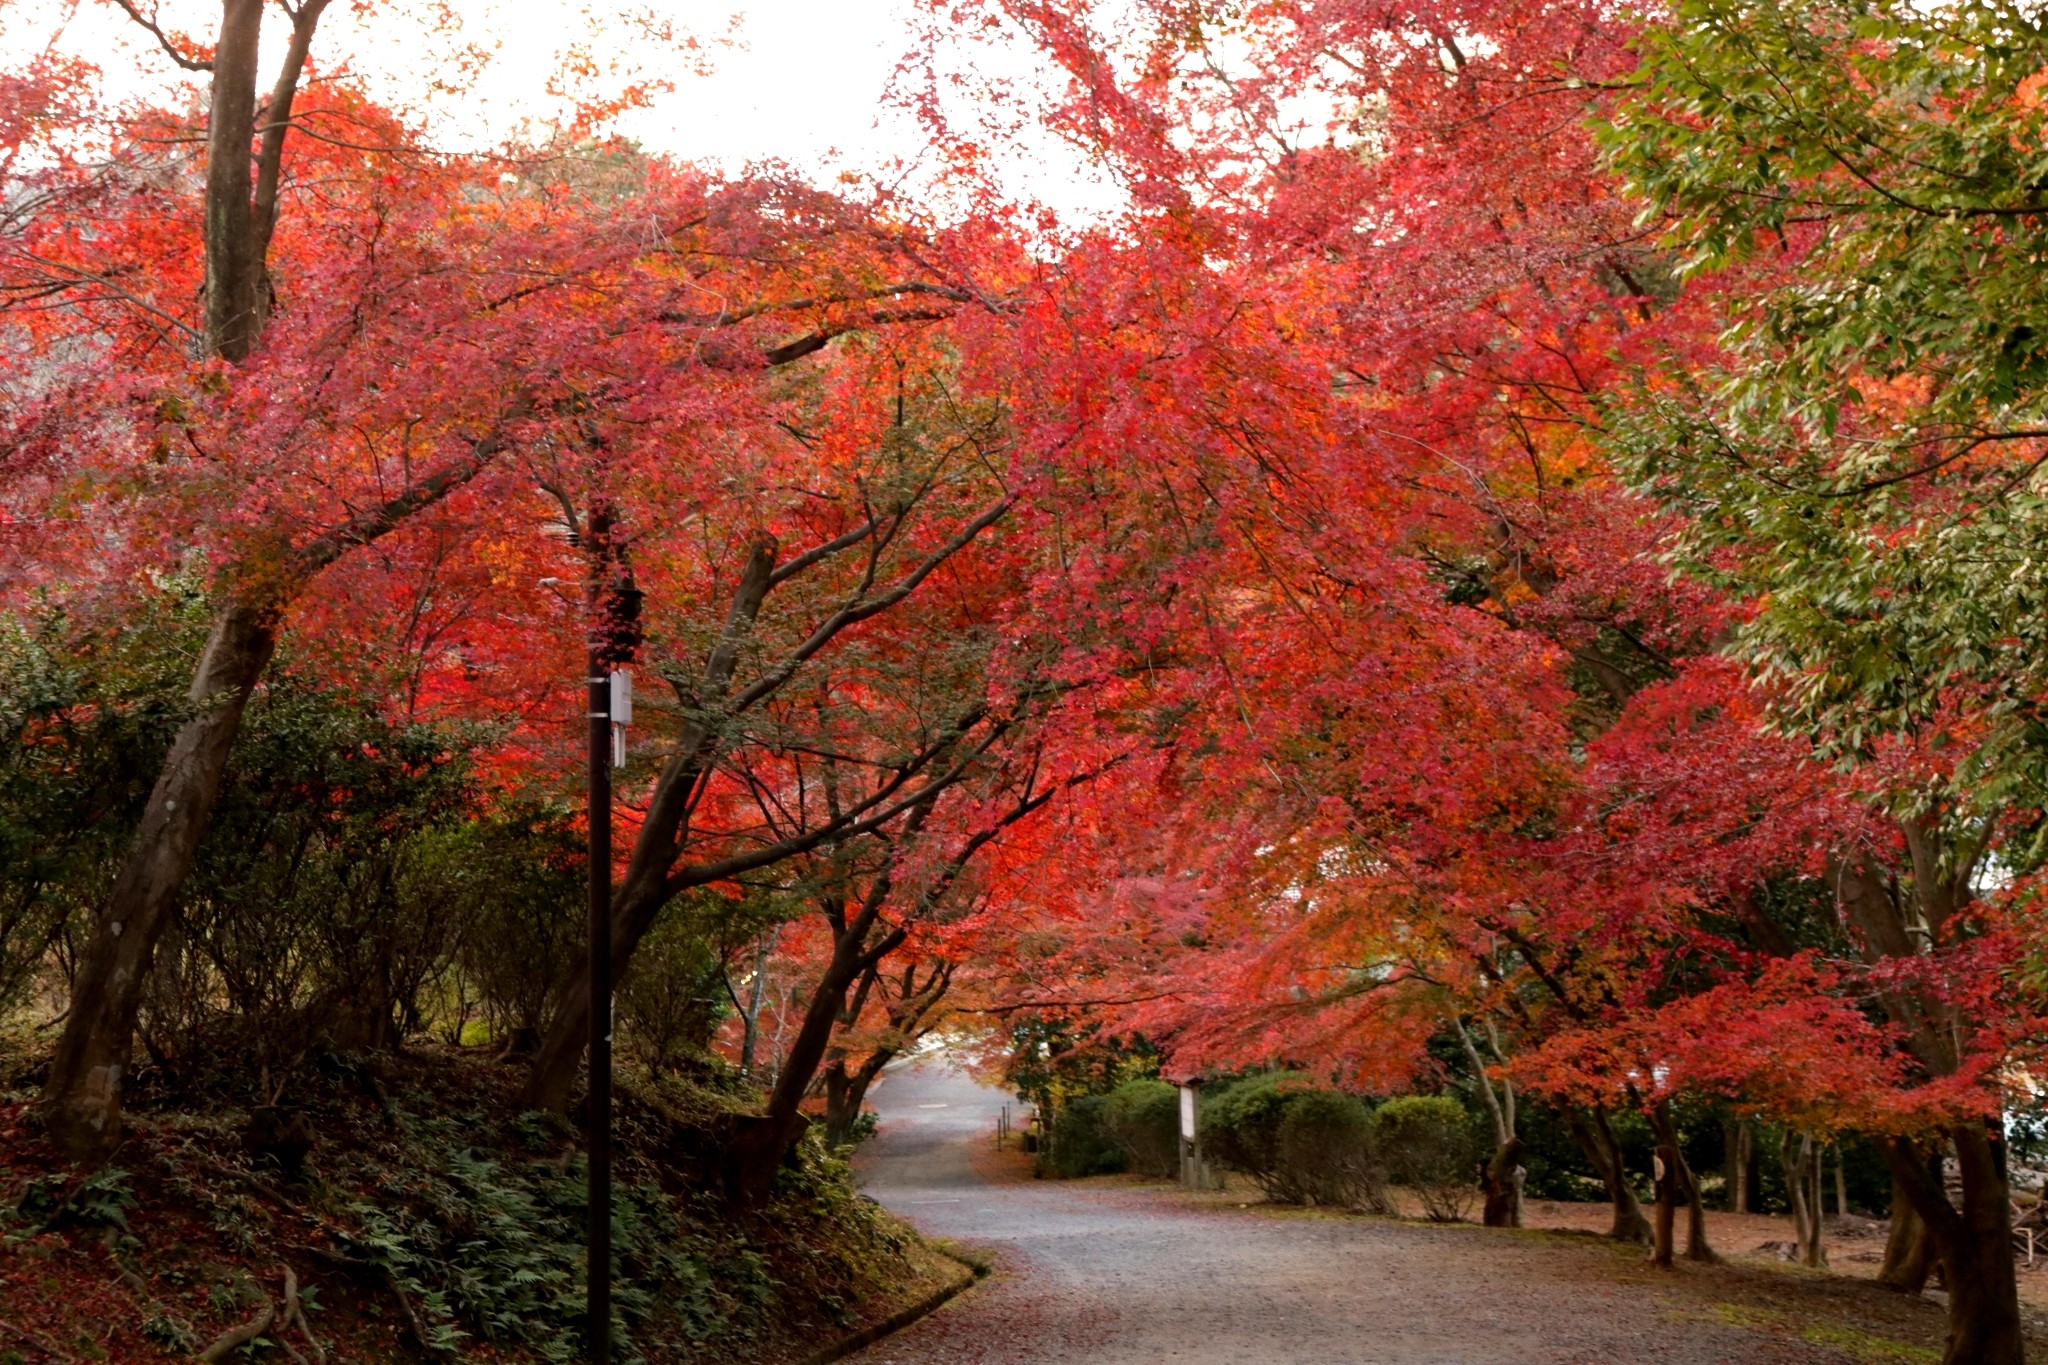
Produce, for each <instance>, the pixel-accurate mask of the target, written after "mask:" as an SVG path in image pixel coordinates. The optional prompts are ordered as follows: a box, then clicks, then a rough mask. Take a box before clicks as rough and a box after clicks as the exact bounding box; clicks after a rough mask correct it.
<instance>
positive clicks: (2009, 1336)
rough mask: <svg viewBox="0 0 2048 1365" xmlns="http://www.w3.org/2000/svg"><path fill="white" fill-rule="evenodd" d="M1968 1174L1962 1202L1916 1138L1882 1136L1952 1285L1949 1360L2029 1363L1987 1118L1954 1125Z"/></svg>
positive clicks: (1951, 1135)
mask: <svg viewBox="0 0 2048 1365" xmlns="http://www.w3.org/2000/svg"><path fill="white" fill-rule="evenodd" d="M1947 1132H1948V1139H1949V1141H1950V1143H1951V1144H1953V1146H1954V1149H1955V1153H1956V1165H1957V1167H1958V1168H1959V1170H1960V1173H1961V1175H1962V1207H1961V1208H1960V1209H1958V1208H1957V1207H1956V1206H1955V1205H1954V1204H1952V1203H1950V1202H1949V1197H1948V1191H1947V1189H1946V1188H1945V1182H1944V1181H1943V1180H1942V1178H1941V1176H1940V1174H1939V1169H1938V1167H1937V1168H1933V1169H1930V1167H1929V1165H1927V1164H1923V1162H1922V1161H1921V1159H1920V1157H1919V1154H1918V1153H1916V1152H1915V1151H1914V1150H1913V1147H1912V1145H1911V1144H1910V1143H1908V1142H1906V1141H1904V1140H1902V1139H1897V1138H1892V1139H1882V1140H1880V1142H1879V1149H1880V1150H1881V1151H1882V1152H1883V1153H1884V1158H1885V1164H1886V1165H1887V1166H1889V1167H1890V1168H1891V1172H1892V1180H1893V1182H1894V1184H1895V1186H1896V1187H1898V1188H1900V1189H1901V1190H1902V1192H1903V1193H1904V1194H1905V1195H1906V1197H1907V1199H1908V1200H1909V1201H1910V1203H1911V1204H1912V1207H1913V1211H1914V1212H1915V1213H1916V1214H1918V1215H1919V1216H1920V1219H1921V1221H1922V1222H1924V1223H1925V1224H1926V1226H1927V1233H1928V1236H1929V1240H1930V1241H1931V1242H1932V1243H1933V1246H1934V1254H1935V1255H1936V1257H1938V1258H1939V1260H1940V1263H1941V1270H1942V1279H1943V1281H1944V1283H1945V1284H1946V1285H1947V1287H1948V1343H1947V1347H1946V1349H1945V1350H1944V1351H1943V1353H1942V1357H1941V1358H1942V1365H1965V1363H1966V1362H1969V1363H1971V1365H2022V1363H2023V1362H2024V1361H2025V1359H2026V1341H2025V1336H2024V1333H2023V1331H2022V1325H2021V1320H2020V1300H2019V1281H2018V1278H2017V1267H2016V1266H2015V1265H2014V1261H2013V1250H2012V1206H2011V1204H2010V1202H2009V1199H2010V1191H2009V1190H2008V1189H2007V1187H2006V1182H2005V1176H2004V1174H2003V1172H2002V1171H2001V1170H2000V1169H1999V1164H2000V1163H1999V1153H1998V1151H1997V1147H1998V1145H1999V1144H1997V1143H1995V1142H1994V1141H1993V1140H1992V1139H1991V1138H1990V1136H1989V1135H1988V1134H1987V1133H1986V1132H1985V1130H1984V1126H1983V1124H1982V1123H1962V1124H1957V1125H1954V1126H1952V1127H1950V1128H1949V1129H1948V1130H1947Z"/></svg>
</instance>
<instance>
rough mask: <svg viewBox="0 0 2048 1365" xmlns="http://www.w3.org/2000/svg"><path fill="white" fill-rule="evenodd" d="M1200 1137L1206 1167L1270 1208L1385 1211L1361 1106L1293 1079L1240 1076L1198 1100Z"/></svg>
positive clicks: (1272, 1075) (1304, 1080)
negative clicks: (1254, 1189)
mask: <svg viewBox="0 0 2048 1365" xmlns="http://www.w3.org/2000/svg"><path fill="white" fill-rule="evenodd" d="M1200 1136H1201V1142H1202V1150H1203V1152H1204V1153H1205V1154H1206V1155H1207V1157H1208V1158H1209V1160H1210V1161H1212V1162H1214V1163H1215V1164H1217V1165H1219V1166H1222V1167H1225V1168H1226V1169H1229V1170H1233V1171H1237V1172H1239V1173H1240V1174H1243V1175H1245V1176H1248V1177H1249V1178H1250V1179H1251V1181H1252V1183H1253V1184H1255V1185H1257V1186H1258V1187H1259V1189H1260V1190H1261V1191H1263V1192H1264V1193H1265V1196H1266V1197H1267V1198H1268V1199H1270V1200H1273V1201H1274V1202H1275V1203H1282V1204H1360V1205H1363V1206H1365V1207H1367V1208H1371V1209H1375V1210H1384V1209H1386V1208H1388V1207H1390V1206H1389V1205H1387V1203H1386V1198H1385V1190H1384V1183H1385V1182H1384V1178H1383V1177H1382V1176H1381V1174H1380V1169H1379V1162H1378V1160H1377V1158H1376V1155H1375V1152H1374V1150H1373V1140H1372V1121H1371V1117H1370V1115H1369V1112H1368V1111H1367V1109H1366V1107H1365V1106H1364V1105H1363V1104H1362V1103H1360V1102H1359V1101H1358V1100H1357V1099H1355V1098H1353V1097H1352V1096H1350V1095H1344V1094H1339V1093H1338V1092H1336V1091H1334V1090H1324V1089H1319V1088H1317V1087H1316V1086H1314V1085H1312V1084H1311V1083H1310V1082H1309V1080H1308V1078H1307V1077H1305V1076H1302V1075H1300V1074H1298V1073H1295V1072H1288V1071H1272V1072H1266V1073H1264V1074H1261V1075H1256V1076H1247V1077H1245V1078H1244V1079H1243V1080H1239V1081H1235V1082H1233V1083H1231V1084H1230V1085H1227V1086H1225V1087H1223V1088H1222V1089H1221V1090H1219V1091H1217V1092H1216V1093H1215V1094H1213V1095H1205V1096H1204V1097H1203V1106H1202V1119H1201V1131H1200Z"/></svg>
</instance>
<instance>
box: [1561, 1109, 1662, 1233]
mask: <svg viewBox="0 0 2048 1365" xmlns="http://www.w3.org/2000/svg"><path fill="white" fill-rule="evenodd" d="M1565 1122H1566V1124H1567V1126H1569V1127H1570V1129H1571V1130H1572V1138H1573V1139H1574V1140H1575V1141H1576V1142H1577V1143H1578V1144H1579V1150H1580V1151H1582V1152H1584V1153H1585V1154H1586V1159H1587V1160H1588V1161H1590V1162H1591V1163H1592V1164H1593V1169H1594V1170H1595V1171H1597V1172H1598V1173H1599V1176H1600V1183H1601V1184H1603V1185H1605V1186H1606V1187H1607V1198H1608V1200H1609V1201H1610V1202H1611V1203H1612V1204H1613V1206H1614V1221H1613V1223H1612V1224H1611V1225H1610V1226H1609V1227H1608V1229H1607V1235H1608V1236H1609V1237H1611V1238H1613V1239H1614V1240H1615V1241H1617V1242H1637V1243H1640V1244H1642V1245H1644V1246H1648V1245H1649V1244H1650V1220H1649V1219H1647V1218H1645V1217H1643V1210H1642V1207H1641V1205H1639V1204H1637V1203H1636V1196H1635V1191H1634V1190H1631V1189H1630V1188H1629V1185H1628V1172H1627V1170H1626V1169H1624V1167H1623V1166H1622V1161H1621V1144H1619V1143H1618V1142H1616V1141H1615V1140H1614V1130H1613V1129H1612V1128H1610V1127H1609V1126H1608V1123H1607V1111H1606V1109H1604V1108H1601V1107H1598V1106H1595V1107H1594V1108H1593V1109H1591V1110H1578V1109H1568V1110H1566V1111H1565Z"/></svg>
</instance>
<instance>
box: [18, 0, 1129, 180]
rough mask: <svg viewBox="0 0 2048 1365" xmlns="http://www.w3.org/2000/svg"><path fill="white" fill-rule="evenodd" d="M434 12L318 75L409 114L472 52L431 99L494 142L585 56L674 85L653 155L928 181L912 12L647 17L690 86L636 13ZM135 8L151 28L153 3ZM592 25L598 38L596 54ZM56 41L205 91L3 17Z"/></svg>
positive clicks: (67, 3)
mask: <svg viewBox="0 0 2048 1365" xmlns="http://www.w3.org/2000/svg"><path fill="white" fill-rule="evenodd" d="M432 2H433V0H410V3H408V4H404V5H403V6H402V10H401V13H400V15H399V16H398V17H392V16H391V10H392V9H393V8H394V7H393V6H390V5H379V6H373V7H372V8H373V11H376V12H373V14H372V15H371V16H370V17H368V18H358V17H357V16H356V15H355V14H354V13H353V9H354V7H353V6H348V5H346V4H345V3H338V4H335V5H334V6H333V8H332V9H331V10H330V11H329V13H328V15H327V17H326V18H324V19H323V20H322V24H321V31H320V36H319V38H317V39H316V40H315V46H314V54H315V57H316V60H319V61H322V62H323V63H324V64H325V65H326V66H327V67H328V68H329V69H332V68H333V66H334V65H335V63H336V62H337V61H338V60H340V59H341V58H342V56H343V55H344V54H346V55H347V56H348V57H349V59H350V61H351V64H352V65H353V66H354V67H355V68H356V69H357V70H358V71H360V72H362V73H364V74H365V75H367V76H368V77H370V79H371V80H372V82H373V84H374V85H375V86H377V87H379V88H380V89H383V90H388V92H389V93H390V94H392V95H395V96H398V97H400V98H404V99H407V100H408V102H412V101H416V100H418V98H419V97H420V95H421V93H422V92H424V91H426V90H427V88H428V83H429V82H430V81H432V80H433V79H434V76H435V73H436V72H437V71H445V70H447V69H449V67H450V65H451V63H452V62H453V60H454V56H455V54H456V52H457V50H458V49H459V48H460V47H461V46H462V45H464V44H475V45H480V46H483V47H487V48H489V49H490V50H491V52H492V60H491V61H490V64H489V65H488V67H487V68H486V69H485V71H484V72H483V74H482V75H481V76H480V77H479V78H477V79H476V80H475V81H473V82H471V83H470V84H469V86H468V88H467V90H466V91H465V92H464V94H462V95H461V96H460V97H456V98H451V97H448V96H434V97H432V100H431V103H432V107H433V108H434V109H435V110H436V111H437V113H438V115H439V116H440V118H441V119H442V120H445V123H444V124H443V130H444V132H445V133H446V134H447V135H449V136H452V137H455V138H457V139H475V140H477V141H482V142H496V141H498V140H500V139H502V138H503V137H504V136H506V135H507V134H508V133H509V132H510V131H511V130H512V129H513V128H515V127H516V126H518V122H519V120H521V119H522V118H536V117H538V118H542V119H545V118H547V117H548V116H550V115H551V114H552V113H553V112H554V110H555V108H556V107H558V106H557V105H556V104H555V102H554V101H551V100H550V99H549V98H548V97H547V95H546V94H545V92H544V86H545V85H546V83H547V80H548V77H549V74H550V72H551V71H553V70H555V69H556V68H557V66H558V64H559V57H560V54H561V53H562V51H563V50H564V48H565V47H566V46H567V45H569V44H571V43H579V42H582V43H586V44H587V46H588V47H589V49H590V51H591V54H592V56H593V57H594V58H595V59H596V60H597V61H598V63H599V64H600V65H602V66H604V67H606V68H612V69H608V70H607V71H606V72H605V73H604V74H600V75H598V76H596V77H594V78H592V80H591V82H590V86H589V88H591V89H593V90H595V89H601V88H605V86H606V85H607V83H609V82H617V81H620V80H625V79H631V78H632V77H634V76H635V75H653V76H660V77H665V78H667V79H670V80H672V81H673V83H674V85H675V90H674V91H673V93H669V94H662V95H658V96H656V98H655V101H654V103H653V104H652V106H651V107H649V108H647V109H643V110H637V111H633V112H631V113H629V114H627V115H626V116H625V117H624V119H623V120H622V122H621V124H620V127H621V130H622V131H624V132H626V133H628V134H629V135H631V136H634V137H636V138H638V139H639V140H640V141H641V142H642V143H644V144H645V145H646V146H648V147H649V148H650V149H651V150H655V151H660V152H665V153H668V154H671V155H674V156H677V157H680V158H684V159H689V160H697V161H708V162H714V163H717V164H719V165H721V166H724V167H726V168H728V169H736V168H738V167H739V166H741V165H744V164H745V163H747V162H749V161H760V160H769V159H780V160H782V161H786V162H788V163H790V164H792V165H793V166H796V167H798V168H800V169H802V170H804V171H805V172H806V173H809V174H811V175H814V176H816V177H817V178H818V179H820V180H821V181H825V180H829V179H831V178H832V176H833V175H835V174H836V173H837V172H839V171H842V170H851V171H855V172H860V173H866V174H871V175H882V174H888V173H889V171H888V168H889V167H890V166H891V165H892V164H894V163H898V162H901V163H907V164H909V165H911V166H913V167H914V166H915V165H916V164H917V163H918V162H919V161H920V159H921V153H922V151H923V148H924V146H925V138H924V136H923V135H922V133H921V132H920V130H919V128H918V126H917V124H916V122H915V120H914V119H912V118H911V117H910V116H909V115H908V114H906V113H904V112H902V111H901V110H898V109H895V108H892V107H889V106H887V105H886V104H885V103H884V95H885V93H886V91H887V89H888V87H889V83H890V77H891V73H892V71H893V70H894V68H895V66H896V64H897V63H898V62H899V61H900V60H901V59H902V58H903V56H904V55H905V54H906V52H908V51H909V49H910V48H911V46H912V44H913V41H914V32H913V27H912V14H913V6H912V2H911V0H653V3H652V5H651V6H650V5H647V4H646V0H637V4H638V6H640V7H645V8H649V9H651V10H652V12H653V13H654V14H655V15H656V16H657V17H658V18H660V19H663V20H667V21H669V22H671V23H672V24H673V25H674V27H675V29H676V30H677V31H678V32H687V33H690V34H693V35H695V36H696V37H697V38H698V40H699V43H700V47H699V49H698V51H699V55H700V58H701V61H702V62H703V63H704V64H705V65H707V66H708V67H709V70H708V72H706V73H704V74H696V73H693V72H690V71H687V70H684V69H682V67H683V65H684V63H682V62H680V61H679V60H678V59H677V58H676V57H675V56H673V55H672V50H664V49H662V48H660V47H659V46H658V45H655V44H652V43H650V42H648V41H646V40H645V39H644V38H642V37H640V36H638V35H637V34H636V32H635V31H634V29H633V27H632V26H631V25H630V24H625V23H622V22H619V21H617V20H615V19H609V18H608V16H614V15H618V14H620V13H622V12H624V11H626V10H628V9H631V8H635V7H636V5H635V4H634V3H629V2H628V0H442V3H445V5H446V7H447V8H448V9H449V10H451V11H452V12H453V13H454V14H455V15H456V16H457V18H458V21H459V27H460V31H459V34H458V33H453V32H450V31H448V30H446V29H445V28H444V29H439V30H436V29H434V28H431V27H430V26H429V25H428V24H426V23H425V22H424V21H423V19H422V17H421V16H422V15H423V14H425V13H426V12H427V6H428V4H430V3H432ZM137 3H138V4H139V5H140V6H142V7H143V8H145V10H146V11H147V10H148V9H149V7H150V6H151V5H152V0H137ZM155 4H156V13H157V14H158V17H159V22H160V23H161V24H162V25H163V27H165V28H166V29H170V30H182V31H186V32H190V33H193V34H195V35H202V36H204V37H205V38H206V39H207V40H208V41H210V39H211V34H212V31H213V26H214V25H215V24H217V22H218V15H219V13H220V7H219V3H218V0H155ZM592 15H595V16H598V18H599V19H600V21H601V25H600V26H599V27H598V29H597V36H596V37H595V38H591V37H590V36H589V35H591V33H592V32H593V25H592V22H591V19H590V18H589V17H587V16H592ZM286 31H287V29H286V24H285V22H284V19H283V16H282V15H281V14H279V13H278V12H277V11H275V10H272V11H271V13H270V15H269V16H268V17H267V19H266V38H267V39H268V40H269V41H268V42H267V44H266V45H267V46H269V47H271V48H272V49H276V48H279V47H281V46H282V42H283V38H284V35H285V33H286ZM52 41H55V42H56V44H57V45H58V46H59V47H61V48H62V49H63V50H65V51H67V52H70V53H76V54H80V55H85V56H89V57H90V58H91V59H92V60H94V61H95V62H96V63H97V64H98V65H99V66H100V67H101V69H102V70H103V71H104V72H105V73H106V76H107V80H108V83H109V86H110V87H111V88H113V89H115V90H120V91H123V92H131V91H132V92H136V93H141V92H145V91H147V90H149V89H150V88H151V87H152V85H158V86H160V85H161V84H162V83H164V82H166V81H169V80H172V79H177V78H182V79H190V78H189V77H181V73H178V72H176V71H175V70H174V69H173V68H172V67H171V65H170V63H169V62H168V61H166V60H165V59H163V58H162V57H161V56H160V55H159V54H158V53H157V52H156V50H155V48H154V47H153V45H152V44H151V40H149V39H148V38H147V37H146V36H144V35H142V34H140V33H139V31H137V30H136V29H135V28H134V26H133V25H132V24H130V23H129V21H128V20H127V19H126V18H125V17H123V16H122V15H121V14H120V13H119V11H118V10H116V9H115V7H114V6H113V5H112V4H111V3H108V0H0V52H4V53H6V54H7V56H5V57H0V61H6V60H20V59H21V57H23V56H25V55H26V54H28V53H30V52H33V51H35V50H38V49H39V48H41V47H42V46H43V45H45V44H46V43H49V42H52ZM949 56H950V59H952V60H956V61H958V62H960V63H971V64H973V65H974V66H975V68H976V69H978V70H990V69H992V68H993V69H994V71H993V74H996V75H998V76H1000V77H1003V78H1005V79H1010V80H1023V81H1027V82H1028V81H1030V80H1032V79H1033V78H1034V76H1033V73H1034V72H1035V71H1037V70H1038V69H1039V68H1038V66H1037V63H1036V59H1035V58H1033V57H1032V56H1030V55H1029V54H1027V53H1024V52H1022V51H1021V50H1019V49H1016V48H1010V49H1007V50H1004V49H1000V48H998V49H990V48H987V47H985V46H982V45H979V44H976V45H973V46H969V45H967V44H965V43H961V44H957V45H954V46H953V47H952V48H951V51H950V54H949ZM274 60H275V58H274V56H273V58H272V63H271V65H272V69H274ZM265 79H266V81H267V79H268V78H267V76H266V78H265ZM1003 170H1004V172H1005V174H1006V176H1007V177H1008V178H1010V179H1011V180H1012V181H1013V182H1014V183H1015V185H1016V188H1017V189H1018V190H1019V191H1020V192H1022V193H1025V194H1028V195H1032V196H1034V197H1037V198H1040V199H1042V200H1043V201H1045V202H1047V203H1048V204H1050V205H1052V206H1053V207H1055V208H1057V209H1060V210H1061V211H1062V212H1063V213H1070V214H1079V215H1086V214H1088V213H1089V212H1091V211H1093V210H1099V209H1101V208H1103V207H1106V206H1108V205H1110V204H1112V203H1114V202H1115V199H1116V195H1115V192H1114V190H1113V189H1112V188H1111V187H1110V186H1108V185H1107V184H1105V183H1104V182H1102V181H1101V180H1100V179H1099V178H1097V177H1095V176H1094V175H1093V174H1092V172H1091V171H1090V168H1089V167H1087V166H1086V165H1085V164H1084V163H1083V162H1082V161H1081V160H1080V158H1079V157H1078V156H1077V155H1076V154H1075V153H1074V152H1073V151H1072V150H1071V149H1069V148H1067V147H1065V146H1063V145H1060V144H1057V143H1055V142H1053V141H1051V140H1050V139H1045V138H1037V139H1034V140H1033V143H1032V145H1030V146H1029V147H1028V148H1026V149H1024V150H1023V151H1021V152H1019V153H1017V154H1015V155H1012V156H1010V157H1009V158H1007V160H1006V161H1005V162H1004V163H1003Z"/></svg>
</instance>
